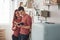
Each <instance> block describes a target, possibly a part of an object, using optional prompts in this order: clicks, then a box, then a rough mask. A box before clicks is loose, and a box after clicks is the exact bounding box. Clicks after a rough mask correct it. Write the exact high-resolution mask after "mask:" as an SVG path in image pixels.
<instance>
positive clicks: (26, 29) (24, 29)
mask: <svg viewBox="0 0 60 40" xmlns="http://www.w3.org/2000/svg"><path fill="white" fill-rule="evenodd" d="M18 11H19V14H20V16H21V17H22V20H21V22H20V23H23V25H19V28H20V32H19V36H18V40H28V38H29V33H30V29H31V25H32V19H31V17H30V16H29V15H28V14H26V13H25V10H24V8H23V7H19V8H18Z"/></svg>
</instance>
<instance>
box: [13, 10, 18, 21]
mask: <svg viewBox="0 0 60 40" xmlns="http://www.w3.org/2000/svg"><path fill="white" fill-rule="evenodd" d="M17 11H18V10H17V9H16V10H15V11H14V17H13V20H15V19H17V16H16V12H17ZM17 13H18V12H17Z"/></svg>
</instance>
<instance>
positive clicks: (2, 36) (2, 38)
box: [0, 29, 5, 40]
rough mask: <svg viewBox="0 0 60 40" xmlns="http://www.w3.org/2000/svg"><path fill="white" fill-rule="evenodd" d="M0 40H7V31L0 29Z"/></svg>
mask: <svg viewBox="0 0 60 40" xmlns="http://www.w3.org/2000/svg"><path fill="white" fill-rule="evenodd" d="M0 40H5V30H4V29H0Z"/></svg>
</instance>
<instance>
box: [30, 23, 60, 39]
mask: <svg viewBox="0 0 60 40" xmlns="http://www.w3.org/2000/svg"><path fill="white" fill-rule="evenodd" d="M31 38H32V40H60V24H41V23H34V24H32V32H31Z"/></svg>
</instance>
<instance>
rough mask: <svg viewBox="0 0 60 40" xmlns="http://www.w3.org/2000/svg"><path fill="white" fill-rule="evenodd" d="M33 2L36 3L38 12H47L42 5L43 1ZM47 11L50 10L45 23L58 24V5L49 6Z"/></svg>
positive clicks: (59, 20)
mask: <svg viewBox="0 0 60 40" xmlns="http://www.w3.org/2000/svg"><path fill="white" fill-rule="evenodd" d="M35 1H37V2H38V4H39V9H40V10H42V9H45V10H48V7H47V6H44V5H43V2H44V0H35ZM49 10H50V14H51V16H50V17H49V18H48V20H47V21H49V22H54V23H60V18H59V17H60V10H59V9H58V5H51V6H50V9H49Z"/></svg>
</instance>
